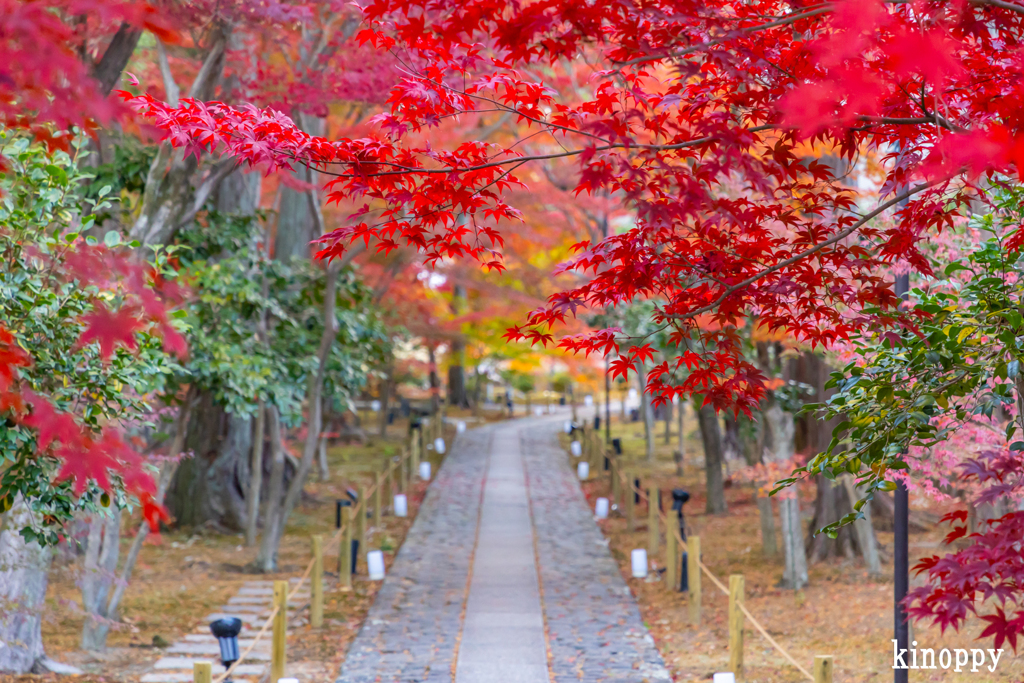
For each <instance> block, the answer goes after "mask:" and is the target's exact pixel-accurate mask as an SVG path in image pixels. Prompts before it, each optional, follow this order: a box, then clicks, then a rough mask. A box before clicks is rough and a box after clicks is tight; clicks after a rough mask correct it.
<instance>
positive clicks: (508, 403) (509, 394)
mask: <svg viewBox="0 0 1024 683" xmlns="http://www.w3.org/2000/svg"><path fill="white" fill-rule="evenodd" d="M505 405H506V406H508V416H509V417H512V392H510V391H506V392H505Z"/></svg>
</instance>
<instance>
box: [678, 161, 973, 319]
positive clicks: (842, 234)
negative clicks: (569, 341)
mask: <svg viewBox="0 0 1024 683" xmlns="http://www.w3.org/2000/svg"><path fill="white" fill-rule="evenodd" d="M956 175H957V174H953V175H949V176H945V177H942V178H938V179H936V180H932V181H929V182H927V183H922V184H920V185H918V186H917V187H912V188H910V189H909V190H906V191H905V192H902V193H900V194H898V195H896V196H895V197H893V198H892V199H890V200H889V201H887V202H885V203H884V204H879V205H878V206H877V207H875V209H874V210H873V211H871V212H870V213H868V214H866V215H864V217H863V218H861V219H860V220H858V221H857V222H856V223H853V224H851V225H850V227H848V228H846V229H845V230H841V231H839V232H837V233H836V234H835V235H833V236H832V237H830V238H828V239H827V240H825V241H824V242H820V243H819V244H816V245H814V246H813V247H811V248H810V249H806V250H804V251H802V252H800V253H799V254H794V255H793V256H790V257H789V258H787V259H783V260H782V261H779V262H778V263H776V264H775V265H774V266H771V267H769V268H765V269H764V270H763V271H761V272H760V273H758V274H757V275H751V276H750V277H748V278H747V279H746V280H743V281H742V282H738V283H736V284H735V285H732V286H730V287H727V288H726V290H725V291H724V292H722V294H721V295H719V297H718V298H717V299H715V301H713V302H712V303H710V304H708V305H707V306H702V307H700V308H698V309H695V310H693V311H690V312H689V313H683V314H678V313H675V314H670V315H666V316H665V317H666V318H671V319H673V320H688V319H690V318H695V317H696V316H698V315H701V314H702V313H708V312H710V311H713V310H714V309H716V308H718V306H720V305H721V304H722V302H723V301H725V300H726V299H727V298H729V296H730V295H732V294H733V293H734V292H736V291H738V290H740V289H743V288H745V287H749V286H750V285H752V284H754V283H755V282H757V281H758V280H760V279H761V278H763V277H765V276H766V275H771V274H772V273H775V272H778V271H780V270H782V269H783V268H787V267H789V266H791V265H793V264H794V263H798V262H800V261H802V260H804V259H805V258H807V257H808V256H811V255H812V254H816V253H817V252H819V251H821V250H822V249H824V248H825V247H828V246H831V245H833V244H835V243H836V242H839V241H840V240H843V239H845V238H847V237H849V236H850V235H852V234H853V233H855V232H857V231H858V230H859V229H860V228H862V227H863V226H864V224H865V223H867V222H868V221H869V220H871V219H872V218H874V217H876V216H878V215H879V214H881V213H882V212H883V211H886V210H887V209H890V208H892V207H893V206H896V205H897V204H899V203H900V202H902V201H904V200H905V199H909V198H910V197H912V196H913V195H915V194H917V193H918V192H921V191H923V190H927V189H928V188H930V187H935V186H936V185H941V184H942V183H945V182H948V181H949V180H950V179H952V178H954V177H955V176H956Z"/></svg>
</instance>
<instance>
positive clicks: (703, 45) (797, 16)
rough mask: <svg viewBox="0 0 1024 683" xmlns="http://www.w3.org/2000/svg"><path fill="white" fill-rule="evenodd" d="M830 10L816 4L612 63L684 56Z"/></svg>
mask: <svg viewBox="0 0 1024 683" xmlns="http://www.w3.org/2000/svg"><path fill="white" fill-rule="evenodd" d="M831 11H832V5H831V4H826V5H818V6H817V7H813V8H811V9H807V10H804V11H802V12H794V13H793V14H788V15H786V16H784V17H780V18H778V19H776V20H775V21H770V22H768V23H767V24H760V25H758V26H749V27H747V28H742V29H739V30H738V31H736V32H734V33H730V34H728V35H725V36H722V37H721V38H715V39H714V40H709V41H707V42H705V43H699V44H697V45H691V46H690V47H687V48H683V49H682V50H675V51H672V52H665V53H663V54H660V55H648V56H646V57H637V58H636V59H631V60H629V61H627V62H613V63H615V64H617V65H618V66H619V67H625V66H633V65H634V64H642V63H643V62H653V61H658V60H662V59H668V58H676V57H685V56H686V55H689V54H693V53H694V52H700V51H701V50H706V49H707V48H709V47H714V46H716V45H721V44H722V43H724V42H725V41H726V40H729V39H730V38H734V37H737V36H740V35H748V34H751V33H757V32H758V31H764V30H766V29H769V28H777V27H779V26H785V25H786V24H792V23H793V22H796V21H800V20H801V19H807V18H809V17H813V16H816V15H818V14H825V13H827V12H831Z"/></svg>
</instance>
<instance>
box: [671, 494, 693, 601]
mask: <svg viewBox="0 0 1024 683" xmlns="http://www.w3.org/2000/svg"><path fill="white" fill-rule="evenodd" d="M688 500H690V494H689V493H687V492H686V491H684V490H683V489H672V509H673V510H675V513H676V515H677V516H678V517H679V537H680V538H681V539H683V542H684V543H685V542H686V522H685V521H684V519H683V505H685V504H686V502H687V501H688ZM687 559H689V558H688V557H687V553H685V552H684V553H683V558H682V563H681V567H682V572H680V573H681V574H682V578H681V580H680V582H679V591H680V592H682V593H685V592H687V591H689V590H690V577H689V572H688V571H687V569H688V566H687Z"/></svg>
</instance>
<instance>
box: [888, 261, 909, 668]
mask: <svg viewBox="0 0 1024 683" xmlns="http://www.w3.org/2000/svg"><path fill="white" fill-rule="evenodd" d="M909 290H910V275H909V274H907V275H897V276H896V296H898V297H900V298H901V299H903V300H904V301H905V300H906V299H907V297H908V293H909ZM909 518H910V500H909V495H908V493H907V487H906V486H905V485H904V484H903V483H900V484H898V485H897V486H896V491H894V495H893V532H894V533H893V553H892V555H893V566H892V573H893V621H894V625H893V637H894V638H895V639H896V651H897V652H900V651H901V650H909V648H910V623H909V622H908V621H907V613H906V611H905V610H904V609H903V600H904V598H906V597H907V591H908V590H909V589H910V558H909V551H910V548H909V534H908V526H909ZM909 675H910V671H909V670H907V669H903V668H899V669H893V681H894V683H907V681H908V680H909Z"/></svg>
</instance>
